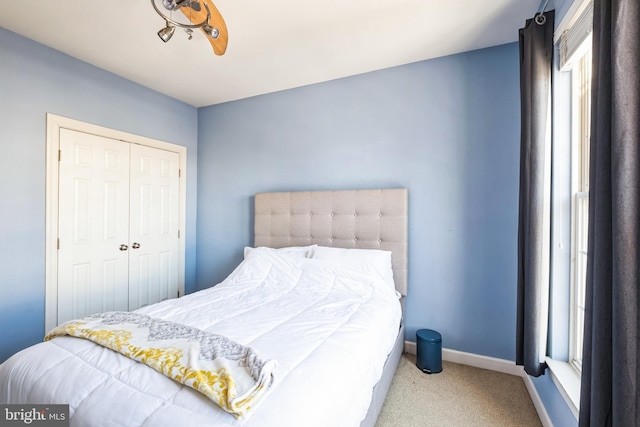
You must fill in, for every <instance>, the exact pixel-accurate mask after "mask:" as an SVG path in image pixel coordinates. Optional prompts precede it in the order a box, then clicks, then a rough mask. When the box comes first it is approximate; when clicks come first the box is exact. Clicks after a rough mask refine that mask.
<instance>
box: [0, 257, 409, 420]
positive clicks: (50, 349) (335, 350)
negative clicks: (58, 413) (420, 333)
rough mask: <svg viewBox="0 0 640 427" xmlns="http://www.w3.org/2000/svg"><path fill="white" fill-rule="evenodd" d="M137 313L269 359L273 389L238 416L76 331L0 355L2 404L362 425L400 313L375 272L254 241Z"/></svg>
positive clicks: (95, 413)
mask: <svg viewBox="0 0 640 427" xmlns="http://www.w3.org/2000/svg"><path fill="white" fill-rule="evenodd" d="M137 311H138V312H141V313H144V314H147V315H149V316H153V317H158V318H162V319H166V320H171V321H174V322H180V323H184V324H186V325H189V326H193V327H197V328H200V329H203V330H206V331H209V332H213V333H216V334H220V335H225V336H227V337H228V338H230V339H232V340H234V341H236V342H238V343H240V344H243V345H246V346H250V347H252V348H253V349H254V350H256V351H258V352H259V353H260V354H261V355H263V357H265V358H269V359H274V360H276V361H277V366H278V368H277V372H276V374H275V381H274V384H273V386H272V388H271V391H270V393H269V395H268V396H267V397H266V398H265V399H264V400H263V402H262V403H261V404H260V405H259V406H258V407H256V408H253V410H252V411H251V413H250V414H249V416H248V417H246V418H241V419H236V418H234V417H233V416H232V415H230V414H228V413H226V412H224V411H223V410H222V409H220V408H219V407H217V406H216V405H215V404H214V403H212V402H211V401H210V400H208V399H207V398H206V397H204V396H202V395H200V394H199V393H198V392H196V391H194V390H192V389H190V388H188V387H185V386H182V385H180V384H178V383H177V382H175V381H173V380H171V379H168V378H166V377H164V376H162V375H161V374H159V373H157V372H155V371H154V370H152V369H151V368H149V367H147V366H145V365H143V364H141V363H138V362H135V361H132V360H130V359H127V358H126V357H124V356H122V355H119V354H117V353H115V352H113V351H111V350H108V349H106V348H103V347H100V346H98V345H96V344H94V343H92V342H90V341H87V340H83V339H80V338H71V337H60V338H55V339H53V340H51V341H48V342H44V343H40V344H38V345H35V346H33V347H30V348H28V349H26V350H23V351H22V352H20V353H18V354H17V355H15V356H13V357H12V358H10V359H9V360H7V361H6V362H5V363H3V364H2V365H0V403H34V404H41V403H45V404H54V403H64V404H69V405H70V413H71V425H72V426H83V427H85V426H132V427H133V426H205V425H206V426H259V427H271V426H273V427H275V426H278V427H286V426H291V427H300V426H305V427H307V426H309V427H311V426H319V427H325V426H354V427H355V426H358V425H359V424H360V421H361V420H362V419H363V418H364V417H365V415H366V413H367V409H368V406H369V402H370V399H371V392H372V389H373V387H374V385H375V384H376V383H377V381H378V379H379V377H380V375H381V373H382V368H383V365H384V362H385V360H386V356H387V354H388V353H389V352H390V350H391V348H392V346H393V343H394V341H395V339H396V336H397V333H398V328H399V325H400V320H401V309H400V303H399V301H398V299H397V297H396V295H395V292H394V291H393V290H392V289H390V288H389V286H388V285H387V284H386V283H385V282H384V280H383V279H382V278H381V277H380V276H379V275H377V274H371V273H367V272H358V271H355V270H352V269H350V268H346V267H343V266H339V265H336V264H333V263H329V262H326V261H323V260H315V259H308V258H301V257H293V256H288V255H286V254H283V253H277V252H274V251H266V250H265V251H260V250H256V251H251V253H250V254H249V255H248V256H247V258H246V259H245V260H244V261H243V262H242V263H241V264H240V265H239V266H238V267H237V268H236V269H235V270H234V271H233V273H232V274H231V275H229V277H228V278H227V279H225V280H224V281H223V282H221V283H220V284H218V285H217V286H214V287H212V288H210V289H206V290H203V291H200V292H196V293H193V294H190V295H187V296H185V297H182V298H179V299H173V300H167V301H164V302H162V303H159V304H155V305H153V306H148V307H143V308H141V309H139V310H137Z"/></svg>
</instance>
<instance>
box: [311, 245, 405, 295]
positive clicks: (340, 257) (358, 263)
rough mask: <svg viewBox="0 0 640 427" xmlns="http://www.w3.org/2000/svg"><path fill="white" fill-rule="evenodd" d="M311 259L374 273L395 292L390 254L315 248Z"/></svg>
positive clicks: (374, 251) (324, 247) (369, 250)
mask: <svg viewBox="0 0 640 427" xmlns="http://www.w3.org/2000/svg"><path fill="white" fill-rule="evenodd" d="M311 258H313V259H322V260H328V261H332V262H335V263H337V264H342V265H348V266H350V267H352V268H358V269H365V270H373V271H376V272H377V273H378V274H379V275H380V276H381V277H382V278H383V279H384V281H385V282H387V283H388V284H389V286H390V287H391V289H393V290H395V288H396V285H395V282H394V281H393V269H392V268H391V252H390V251H383V250H381V249H355V248H349V249H347V248H333V247H328V246H316V247H315V248H313V251H312V255H311Z"/></svg>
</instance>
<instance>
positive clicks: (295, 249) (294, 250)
mask: <svg viewBox="0 0 640 427" xmlns="http://www.w3.org/2000/svg"><path fill="white" fill-rule="evenodd" d="M317 246H318V245H309V246H287V247H284V248H268V247H266V246H260V247H259V248H252V247H250V246H246V247H245V248H244V257H245V258H246V257H247V255H249V253H250V252H251V251H253V250H255V249H260V250H264V251H273V252H280V253H286V254H287V255H293V256H300V257H301V258H311V253H312V251H313V249H314V248H315V247H317Z"/></svg>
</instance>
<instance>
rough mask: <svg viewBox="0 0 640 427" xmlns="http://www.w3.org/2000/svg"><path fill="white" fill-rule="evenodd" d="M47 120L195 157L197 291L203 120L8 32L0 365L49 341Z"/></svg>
mask: <svg viewBox="0 0 640 427" xmlns="http://www.w3.org/2000/svg"><path fill="white" fill-rule="evenodd" d="M46 113H53V114H56V115H60V116H65V117H69V118H73V119H76V120H81V121H84V122H89V123H93V124H97V125H100V126H105V127H109V128H113V129H117V130H121V131H125V132H130V133H134V134H138V135H143V136H147V137H150V138H156V139H160V140H164V141H167V142H172V143H175V144H180V145H184V146H186V147H187V156H188V159H187V162H188V176H187V186H188V188H187V212H188V214H187V230H186V239H187V240H186V246H187V254H186V259H187V264H186V290H187V292H191V291H193V290H194V289H195V241H196V237H195V218H196V191H197V186H196V175H197V110H196V109H195V108H194V107H191V106H189V105H187V104H184V103H182V102H179V101H176V100H174V99H172V98H169V97H166V96H164V95H161V94H159V93H157V92H154V91H152V90H149V89H146V88H144V87H142V86H140V85H137V84H135V83H132V82H130V81H128V80H125V79H122V78H120V77H117V76H115V75H113V74H111V73H108V72H106V71H103V70H100V69H98V68H96V67H93V66H91V65H88V64H86V63H84V62H80V61H78V60H76V59H74V58H72V57H70V56H67V55H64V54H61V53H60V52H58V51H55V50H52V49H49V48H47V47H45V46H43V45H41V44H38V43H36V42H33V41H31V40H28V39H26V38H24V37H21V36H19V35H16V34H15V33H12V32H10V31H7V30H5V29H2V28H0V146H1V147H2V156H0V171H1V172H2V179H1V180H0V203H1V205H0V206H1V208H0V212H1V214H0V216H1V218H2V221H0V236H2V244H1V245H0V326H1V327H2V333H1V334H0V362H1V361H3V360H4V359H6V358H7V357H9V356H10V355H11V354H13V353H15V352H16V351H18V350H20V349H22V348H24V347H26V346H28V345H31V344H34V343H36V342H39V341H42V338H43V336H44V333H45V331H44V289H45V282H44V275H45V147H46V130H45V128H46Z"/></svg>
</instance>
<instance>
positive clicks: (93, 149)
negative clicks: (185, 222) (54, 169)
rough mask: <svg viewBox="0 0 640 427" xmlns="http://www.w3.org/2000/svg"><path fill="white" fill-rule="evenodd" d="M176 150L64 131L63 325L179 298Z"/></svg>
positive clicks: (61, 222) (60, 282) (61, 210)
mask: <svg viewBox="0 0 640 427" xmlns="http://www.w3.org/2000/svg"><path fill="white" fill-rule="evenodd" d="M178 173H179V154H178V153H174V152H170V151H165V150H161V149H157V148H151V147H146V146H141V145H137V144H132V143H128V142H123V141H118V140H114V139H110V138H105V137H101V136H96V135H91V134H87V133H83V132H77V131H72V130H68V129H61V130H60V162H59V190H58V193H59V202H58V209H59V212H58V218H59V224H58V237H59V241H58V247H59V249H58V324H60V323H62V322H65V321H67V320H71V319H75V318H78V317H82V316H85V315H87V314H92V313H97V312H103V311H111V310H135V309H136V308H139V307H141V306H143V305H147V304H152V303H155V302H158V301H161V300H164V299H167V298H173V297H176V296H177V295H178V286H179V278H178V263H179V236H178V230H179V209H180V207H179V175H178Z"/></svg>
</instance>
